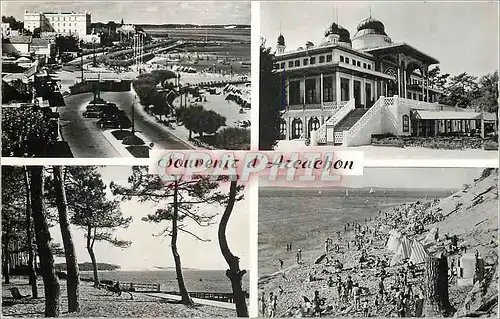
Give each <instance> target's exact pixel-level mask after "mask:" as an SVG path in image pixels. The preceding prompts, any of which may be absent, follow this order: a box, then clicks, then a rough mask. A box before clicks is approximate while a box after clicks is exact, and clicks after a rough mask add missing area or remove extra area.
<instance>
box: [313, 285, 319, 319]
mask: <svg viewBox="0 0 500 319" xmlns="http://www.w3.org/2000/svg"><path fill="white" fill-rule="evenodd" d="M313 303H314V314H315V315H319V316H320V317H321V298H320V296H319V291H317V290H316V291H315V292H314V300H313Z"/></svg>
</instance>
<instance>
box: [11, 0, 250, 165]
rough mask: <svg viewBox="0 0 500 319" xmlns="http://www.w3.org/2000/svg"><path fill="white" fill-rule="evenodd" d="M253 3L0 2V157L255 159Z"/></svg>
mask: <svg viewBox="0 0 500 319" xmlns="http://www.w3.org/2000/svg"><path fill="white" fill-rule="evenodd" d="M250 16H251V12H250V2H243V1H242V2H239V1H238V2H219V1H208V2H203V3H201V2H154V1H152V2H148V3H147V4H144V3H142V2H133V1H121V2H120V1H115V2H97V1H94V2H90V1H89V2H86V1H80V2H68V1H53V2H42V1H37V2H36V1H32V2H29V1H2V128H3V130H2V144H3V148H2V156H10V157H48V158H54V157H63V158H71V157H76V158H127V157H128V158H148V157H149V151H150V150H152V149H160V150H168V149H179V150H196V149H202V150H206V149H208V150H211V149H235V150H246V149H249V148H250V111H251V94H250V91H251V83H250V69H251V61H250V22H251V21H250Z"/></svg>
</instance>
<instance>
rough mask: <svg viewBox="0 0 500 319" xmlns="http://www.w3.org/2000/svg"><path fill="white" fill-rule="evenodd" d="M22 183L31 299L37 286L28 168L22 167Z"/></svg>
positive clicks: (36, 294)
mask: <svg viewBox="0 0 500 319" xmlns="http://www.w3.org/2000/svg"><path fill="white" fill-rule="evenodd" d="M24 184H25V187H26V241H27V245H28V268H29V284H30V285H31V295H32V296H33V299H37V298H38V288H37V285H36V269H35V263H34V260H33V239H32V237H33V234H32V233H31V197H30V180H29V172H28V168H27V167H26V166H25V167H24Z"/></svg>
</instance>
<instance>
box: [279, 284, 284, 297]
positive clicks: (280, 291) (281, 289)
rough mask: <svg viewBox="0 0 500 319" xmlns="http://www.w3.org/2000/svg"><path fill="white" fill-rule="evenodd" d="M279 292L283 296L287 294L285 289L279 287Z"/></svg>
mask: <svg viewBox="0 0 500 319" xmlns="http://www.w3.org/2000/svg"><path fill="white" fill-rule="evenodd" d="M278 292H279V293H280V296H281V295H282V294H283V293H284V292H285V290H283V287H281V286H278Z"/></svg>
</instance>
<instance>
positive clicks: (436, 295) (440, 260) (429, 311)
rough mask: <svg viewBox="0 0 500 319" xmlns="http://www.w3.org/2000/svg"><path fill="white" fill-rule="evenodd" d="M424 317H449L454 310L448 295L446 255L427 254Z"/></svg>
mask: <svg viewBox="0 0 500 319" xmlns="http://www.w3.org/2000/svg"><path fill="white" fill-rule="evenodd" d="M425 285H426V287H425V290H424V293H425V306H424V313H425V316H426V317H438V316H445V317H449V316H450V315H453V313H454V312H455V311H456V310H455V309H454V308H453V306H452V305H451V304H450V300H449V295H448V259H447V257H446V256H444V255H441V256H439V257H434V256H429V258H428V260H427V262H426V265H425Z"/></svg>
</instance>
